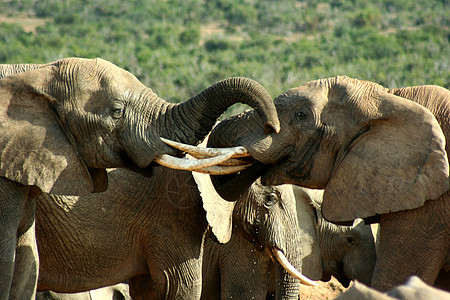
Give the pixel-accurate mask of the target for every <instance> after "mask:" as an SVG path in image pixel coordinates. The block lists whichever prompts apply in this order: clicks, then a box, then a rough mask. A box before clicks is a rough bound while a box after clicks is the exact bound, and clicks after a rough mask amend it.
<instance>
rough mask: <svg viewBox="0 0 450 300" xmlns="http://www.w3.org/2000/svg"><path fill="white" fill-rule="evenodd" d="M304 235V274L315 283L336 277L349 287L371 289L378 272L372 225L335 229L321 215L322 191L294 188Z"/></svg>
mask: <svg viewBox="0 0 450 300" xmlns="http://www.w3.org/2000/svg"><path fill="white" fill-rule="evenodd" d="M293 190H294V195H295V200H296V209H297V217H298V223H299V226H300V230H301V231H302V233H301V236H302V239H301V241H302V243H301V244H300V245H299V247H300V248H301V250H302V251H301V252H302V270H301V272H302V274H304V275H305V276H308V277H309V278H311V279H314V280H322V281H329V280H330V279H331V276H333V277H335V278H336V279H337V280H339V282H340V283H341V284H342V285H343V286H344V287H348V285H349V284H350V281H351V280H358V281H359V282H362V283H364V284H366V285H370V282H371V279H372V274H373V271H374V268H375V262H376V252H375V242H374V238H373V235H372V231H371V228H370V225H366V224H364V222H363V221H362V220H361V219H357V220H355V222H354V224H353V225H352V226H342V225H335V224H333V223H330V222H328V221H326V220H325V219H324V218H323V217H322V214H321V213H320V208H321V205H322V197H323V190H312V189H307V188H303V187H299V186H293Z"/></svg>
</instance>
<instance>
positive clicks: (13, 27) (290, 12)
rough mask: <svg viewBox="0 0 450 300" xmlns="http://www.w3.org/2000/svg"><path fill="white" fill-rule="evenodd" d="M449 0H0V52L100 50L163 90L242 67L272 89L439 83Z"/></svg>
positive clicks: (54, 55) (449, 49)
mask: <svg viewBox="0 0 450 300" xmlns="http://www.w3.org/2000/svg"><path fill="white" fill-rule="evenodd" d="M449 6H450V4H449V3H448V1H440V0H427V1H425V0H395V1H394V0H376V1H365V0H328V1H325V0H322V1H314V0H303V1H295V0H281V1H273V0H261V1H256V0H211V1H210V0H208V1H203V0H183V1H181V0H167V1H157V0H147V1H138V0H128V1H121V0H120V1H119V0H83V1H79V0H65V1H60V0H39V1H35V0H8V1H3V2H2V10H1V11H0V63H23V62H34V63H42V62H49V61H53V60H56V59H60V58H63V57H70V56H78V57H88V58H94V57H102V58H104V59H107V60H110V61H112V62H113V63H115V64H117V65H119V66H120V67H122V68H124V69H127V70H129V71H130V72H132V73H133V74H134V75H136V77H138V78H139V79H140V80H141V81H142V82H143V83H144V84H146V85H147V86H149V87H151V88H152V89H153V90H154V91H155V92H157V93H158V94H159V95H160V96H161V97H163V98H165V99H167V100H168V101H174V102H179V101H184V100H186V99H187V98H189V97H191V96H193V95H195V94H196V93H198V92H200V91H201V90H202V89H204V88H205V87H207V86H209V85H211V84H212V83H214V82H216V81H218V80H221V79H223V78H226V77H231V76H247V77H250V78H253V79H255V80H257V81H258V82H260V83H261V84H263V85H264V86H265V87H266V88H267V89H268V90H269V92H270V93H271V94H272V95H273V96H276V95H278V94H280V93H281V92H283V91H285V90H287V89H288V88H291V87H293V86H298V85H300V84H302V83H304V82H306V81H309V80H314V79H318V78H326V77H330V76H335V75H339V74H345V75H348V76H352V77H357V78H360V79H365V80H371V81H375V82H378V83H380V84H382V85H385V86H386V87H390V88H394V87H400V86H406V85H419V84H438V85H441V86H444V87H447V88H450V67H449V66H450V55H449V53H450V41H449V36H450V17H449V14H448V11H449V8H450V7H449ZM2 22H3V23H2ZM33 24H34V25H33Z"/></svg>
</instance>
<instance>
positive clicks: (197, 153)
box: [160, 137, 250, 158]
mask: <svg viewBox="0 0 450 300" xmlns="http://www.w3.org/2000/svg"><path fill="white" fill-rule="evenodd" d="M160 139H161V141H163V142H164V143H166V144H167V145H169V146H171V147H173V148H175V149H178V150H181V151H184V152H187V153H189V154H190V155H191V156H193V157H195V158H205V157H214V156H219V155H223V154H226V153H229V152H232V153H233V155H232V156H231V157H233V158H237V157H247V156H250V153H248V151H247V149H245V148H244V147H242V146H237V147H230V148H203V147H196V146H192V145H187V144H182V143H179V142H175V141H171V140H168V139H166V138H163V137H161V138H160Z"/></svg>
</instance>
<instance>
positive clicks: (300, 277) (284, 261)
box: [270, 247, 318, 286]
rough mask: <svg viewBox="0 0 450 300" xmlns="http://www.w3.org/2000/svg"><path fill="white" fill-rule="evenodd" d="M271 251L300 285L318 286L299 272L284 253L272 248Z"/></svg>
mask: <svg viewBox="0 0 450 300" xmlns="http://www.w3.org/2000/svg"><path fill="white" fill-rule="evenodd" d="M270 250H272V253H273V255H274V256H275V257H276V259H277V260H278V262H279V263H280V265H281V266H282V267H283V268H284V269H285V270H286V271H288V273H289V274H291V275H292V276H294V277H295V278H297V279H298V280H300V283H302V284H304V285H311V286H318V284H317V283H316V282H314V281H312V280H311V279H309V278H308V277H306V276H305V275H303V274H302V273H300V272H299V271H297V269H296V268H294V266H293V265H291V263H290V262H289V261H288V260H287V258H286V256H284V254H283V252H282V251H281V250H280V249H278V248H277V247H271V248H270Z"/></svg>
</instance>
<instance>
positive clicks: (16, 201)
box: [0, 177, 28, 300]
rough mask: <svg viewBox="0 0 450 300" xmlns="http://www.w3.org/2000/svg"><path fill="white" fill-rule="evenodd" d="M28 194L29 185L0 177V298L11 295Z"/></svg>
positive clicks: (4, 298)
mask: <svg viewBox="0 0 450 300" xmlns="http://www.w3.org/2000/svg"><path fill="white" fill-rule="evenodd" d="M27 195H28V187H26V186H23V185H21V184H19V183H16V182H13V181H10V180H8V179H6V178H4V177H0V300H7V299H9V297H10V288H11V284H12V282H13V274H14V260H15V251H16V239H17V229H18V227H19V222H20V220H21V218H22V212H23V208H24V205H25V201H26V199H27Z"/></svg>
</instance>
